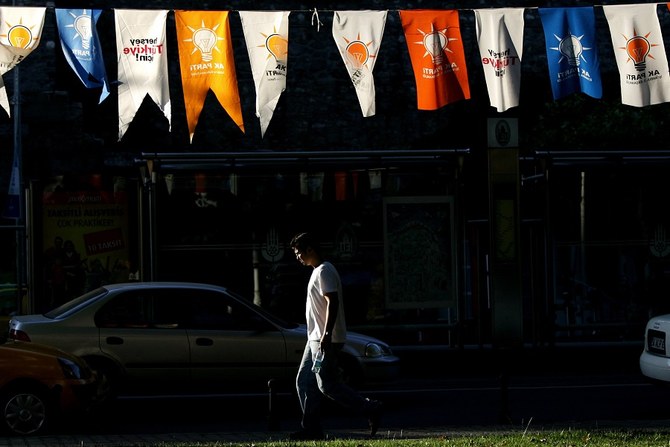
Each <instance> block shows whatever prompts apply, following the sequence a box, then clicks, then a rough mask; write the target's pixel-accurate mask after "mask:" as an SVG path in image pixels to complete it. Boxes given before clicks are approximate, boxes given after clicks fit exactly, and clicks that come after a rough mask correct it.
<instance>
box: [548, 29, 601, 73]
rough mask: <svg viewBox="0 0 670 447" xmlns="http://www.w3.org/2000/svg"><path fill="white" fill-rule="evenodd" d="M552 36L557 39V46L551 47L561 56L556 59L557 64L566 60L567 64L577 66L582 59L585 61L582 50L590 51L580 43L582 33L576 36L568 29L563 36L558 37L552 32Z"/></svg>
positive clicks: (582, 36)
mask: <svg viewBox="0 0 670 447" xmlns="http://www.w3.org/2000/svg"><path fill="white" fill-rule="evenodd" d="M554 37H555V38H556V40H558V46H557V47H551V49H552V50H554V51H558V52H559V53H561V58H560V59H559V60H558V63H559V64H560V63H561V62H563V61H564V60H567V61H568V64H569V65H571V66H573V67H579V65H580V64H581V63H582V61H584V62H586V58H585V57H584V52H585V51H590V50H591V48H589V47H585V46H584V45H583V44H582V39H583V38H584V35H583V34H582V35H581V36H579V37H578V36H575V35H574V34H572V33H570V32H569V31H568V35H567V36H565V37H559V36H557V35H556V34H554Z"/></svg>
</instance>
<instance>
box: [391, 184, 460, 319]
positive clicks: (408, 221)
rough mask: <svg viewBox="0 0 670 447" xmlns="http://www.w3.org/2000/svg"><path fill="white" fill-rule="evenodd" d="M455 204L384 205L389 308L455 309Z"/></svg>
mask: <svg viewBox="0 0 670 447" xmlns="http://www.w3.org/2000/svg"><path fill="white" fill-rule="evenodd" d="M453 228H454V217H453V198H452V197H443V196H427V197H387V198H385V199H384V246H385V247H386V252H385V263H384V265H385V270H386V271H385V277H386V306H387V307H388V308H391V309H393V308H395V309H409V308H450V307H454V308H455V307H456V302H457V300H456V291H457V284H456V262H455V259H456V258H455V245H454V230H453Z"/></svg>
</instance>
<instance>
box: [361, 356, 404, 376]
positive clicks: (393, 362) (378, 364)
mask: <svg viewBox="0 0 670 447" xmlns="http://www.w3.org/2000/svg"><path fill="white" fill-rule="evenodd" d="M363 368H364V369H365V371H364V376H365V380H366V381H368V382H386V381H391V380H396V379H397V378H398V377H399V376H400V359H399V358H398V357H395V356H385V357H380V358H378V359H374V360H370V359H368V360H365V361H364V362H363Z"/></svg>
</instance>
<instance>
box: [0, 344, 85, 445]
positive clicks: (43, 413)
mask: <svg viewBox="0 0 670 447" xmlns="http://www.w3.org/2000/svg"><path fill="white" fill-rule="evenodd" d="M97 386H98V385H97V379H96V375H95V374H94V373H93V372H92V371H91V369H90V368H89V367H88V366H87V365H86V363H84V361H83V360H81V359H79V358H78V357H75V356H73V355H71V354H68V353H65V352H63V351H60V350H58V349H56V348H53V347H50V346H45V345H41V344H37V343H25V342H15V341H10V342H7V343H5V344H1V345H0V417H1V418H2V421H1V422H0V429H2V430H3V431H5V432H8V433H9V434H14V435H33V434H37V433H39V432H43V431H45V430H46V428H47V427H48V426H50V425H51V424H52V423H54V422H55V421H56V420H57V419H58V418H59V417H60V416H62V415H63V414H66V413H71V412H74V411H84V410H87V409H88V408H89V407H90V406H91V404H92V403H93V401H94V397H95V394H96V390H97Z"/></svg>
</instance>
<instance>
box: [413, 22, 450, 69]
mask: <svg viewBox="0 0 670 447" xmlns="http://www.w3.org/2000/svg"><path fill="white" fill-rule="evenodd" d="M447 30H448V28H444V29H441V30H436V29H435V27H434V26H433V24H432V23H431V24H430V32H424V31H422V30H418V31H419V33H421V34H422V35H423V39H422V40H421V41H419V42H414V43H416V44H418V45H423V47H424V49H425V50H426V52H425V53H424V55H423V56H424V57H426V56H428V55H430V58H431V61H432V62H433V64H434V65H441V64H442V63H443V62H444V58H445V54H444V53H445V51H446V52H449V53H453V51H451V50H450V49H449V42H451V41H452V40H457V39H456V38H453V37H448V36H447Z"/></svg>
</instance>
